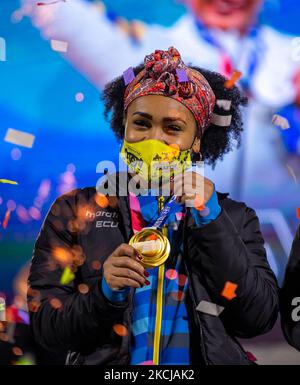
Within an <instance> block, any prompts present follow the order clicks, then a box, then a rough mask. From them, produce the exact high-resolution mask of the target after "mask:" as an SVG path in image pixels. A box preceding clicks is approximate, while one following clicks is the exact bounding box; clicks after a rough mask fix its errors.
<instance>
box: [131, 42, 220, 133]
mask: <svg viewBox="0 0 300 385" xmlns="http://www.w3.org/2000/svg"><path fill="white" fill-rule="evenodd" d="M144 64H145V68H144V69H143V70H142V71H141V72H140V73H139V74H138V75H137V76H136V77H135V78H134V79H133V80H132V81H131V82H130V83H129V84H128V86H127V88H126V90H125V95H124V109H125V111H126V110H127V108H128V106H129V104H130V103H131V102H132V101H133V100H134V99H136V98H138V97H140V96H145V95H164V96H168V97H170V98H173V99H175V100H177V101H178V102H180V103H182V104H183V105H184V106H185V107H187V108H188V109H189V110H190V111H191V112H192V114H193V115H194V117H195V119H196V122H197V124H198V127H199V129H200V131H201V133H202V134H203V132H204V130H205V129H206V128H207V127H208V126H209V123H210V121H211V117H212V113H213V109H214V106H215V102H216V97H215V95H214V93H213V90H212V89H211V87H210V85H209V83H208V82H207V80H206V79H205V78H204V76H203V75H202V74H201V73H200V72H198V71H196V70H193V69H192V68H189V67H187V66H186V65H185V64H184V62H183V61H182V59H181V56H180V53H179V52H178V51H177V49H176V48H174V47H170V48H169V49H168V51H161V50H156V51H155V52H154V53H152V54H150V55H147V56H145V59H144ZM179 71H181V73H182V71H184V77H185V76H186V80H188V81H182V79H180V78H179V76H178V74H179V73H180V72H179Z"/></svg>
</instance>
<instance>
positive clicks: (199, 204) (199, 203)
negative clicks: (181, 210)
mask: <svg viewBox="0 0 300 385" xmlns="http://www.w3.org/2000/svg"><path fill="white" fill-rule="evenodd" d="M194 207H195V209H196V210H199V211H201V210H204V209H205V204H204V199H203V198H202V197H201V196H200V194H196V196H195V199H194Z"/></svg>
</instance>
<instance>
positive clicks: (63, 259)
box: [52, 247, 73, 265]
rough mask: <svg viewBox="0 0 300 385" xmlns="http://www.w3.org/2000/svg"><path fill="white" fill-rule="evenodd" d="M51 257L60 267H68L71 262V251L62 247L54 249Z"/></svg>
mask: <svg viewBox="0 0 300 385" xmlns="http://www.w3.org/2000/svg"><path fill="white" fill-rule="evenodd" d="M52 256H53V258H54V259H55V260H56V262H58V263H59V264H61V265H70V264H71V263H72V262H73V255H72V253H71V251H70V250H68V249H65V248H63V247H54V248H53V250H52Z"/></svg>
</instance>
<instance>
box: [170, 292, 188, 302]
mask: <svg viewBox="0 0 300 385" xmlns="http://www.w3.org/2000/svg"><path fill="white" fill-rule="evenodd" d="M171 296H172V298H173V299H174V301H183V300H184V297H185V294H184V292H183V291H180V290H179V291H173V292H172V293H171Z"/></svg>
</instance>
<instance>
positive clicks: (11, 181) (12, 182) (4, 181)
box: [0, 179, 18, 184]
mask: <svg viewBox="0 0 300 385" xmlns="http://www.w3.org/2000/svg"><path fill="white" fill-rule="evenodd" d="M0 183H8V184H18V182H15V181H13V180H9V179H0Z"/></svg>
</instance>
